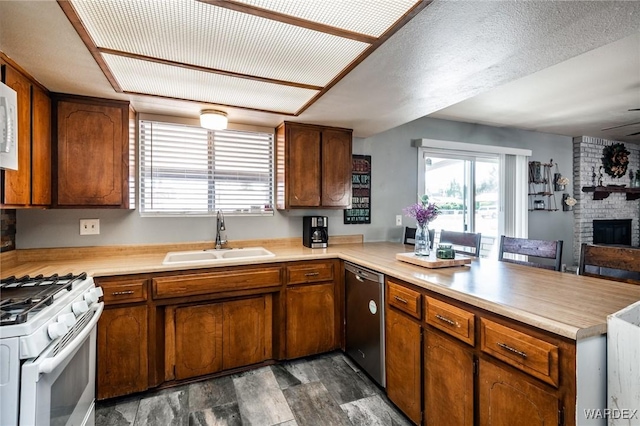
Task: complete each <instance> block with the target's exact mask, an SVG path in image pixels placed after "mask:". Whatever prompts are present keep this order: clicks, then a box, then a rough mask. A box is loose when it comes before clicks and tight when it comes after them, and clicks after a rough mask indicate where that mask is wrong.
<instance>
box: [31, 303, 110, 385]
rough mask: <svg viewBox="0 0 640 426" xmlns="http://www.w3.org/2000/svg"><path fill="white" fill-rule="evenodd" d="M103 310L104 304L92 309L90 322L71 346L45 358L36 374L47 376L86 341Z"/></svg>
mask: <svg viewBox="0 0 640 426" xmlns="http://www.w3.org/2000/svg"><path fill="white" fill-rule="evenodd" d="M103 309H104V303H103V302H100V303H99V304H98V305H97V308H95V309H94V311H95V313H94V314H93V317H92V318H91V321H89V322H88V323H87V325H86V326H85V327H84V328H83V329H82V331H81V332H80V333H79V334H78V335H77V336H76V337H75V338H74V339H73V341H72V342H71V344H70V345H68V346H66V347H65V348H64V349H63V350H61V351H60V352H59V353H58V354H57V355H56V356H54V357H52V358H47V359H45V360H44V361H42V362H41V363H40V364H38V373H40V374H49V373H51V372H52V371H53V370H55V369H56V368H57V367H58V365H60V363H61V362H63V361H64V360H65V359H67V357H68V356H69V355H70V354H71V353H72V352H73V351H75V350H76V349H77V348H78V347H79V346H80V345H81V344H82V343H83V342H84V339H86V337H87V336H88V335H89V333H91V330H93V327H95V326H96V324H97V322H98V320H99V319H100V315H102V310H103Z"/></svg>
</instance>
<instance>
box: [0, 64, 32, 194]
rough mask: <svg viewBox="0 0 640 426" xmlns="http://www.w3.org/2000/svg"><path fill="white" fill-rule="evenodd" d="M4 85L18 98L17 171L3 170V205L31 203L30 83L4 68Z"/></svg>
mask: <svg viewBox="0 0 640 426" xmlns="http://www.w3.org/2000/svg"><path fill="white" fill-rule="evenodd" d="M5 69H6V72H5V84H6V85H7V86H9V87H10V88H12V89H13V90H15V91H16V93H17V95H18V96H17V98H18V170H4V188H3V200H2V202H3V204H10V205H13V204H15V205H28V204H30V203H31V82H30V81H29V80H28V79H27V78H26V77H25V76H23V75H22V74H21V73H19V72H18V71H16V70H15V69H13V68H12V67H10V66H8V65H7V66H6V68H5Z"/></svg>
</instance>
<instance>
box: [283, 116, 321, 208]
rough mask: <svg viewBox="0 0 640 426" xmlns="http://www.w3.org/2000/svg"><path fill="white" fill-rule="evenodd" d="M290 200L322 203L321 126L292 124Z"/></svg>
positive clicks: (288, 159) (313, 204) (291, 202)
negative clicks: (312, 126)
mask: <svg viewBox="0 0 640 426" xmlns="http://www.w3.org/2000/svg"><path fill="white" fill-rule="evenodd" d="M287 137H288V139H289V140H288V141H287V145H288V152H287V157H286V159H285V161H286V162H287V173H288V176H286V181H287V183H286V184H287V201H288V205H289V206H291V207H318V206H320V197H321V193H320V130H319V129H315V128H309V127H305V126H295V125H291V126H289V127H288V130H287Z"/></svg>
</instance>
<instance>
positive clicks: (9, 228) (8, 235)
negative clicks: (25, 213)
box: [0, 210, 16, 252]
mask: <svg viewBox="0 0 640 426" xmlns="http://www.w3.org/2000/svg"><path fill="white" fill-rule="evenodd" d="M0 224H1V226H2V234H1V238H2V242H1V245H0V252H5V251H11V250H15V248H16V211H15V210H2V213H0Z"/></svg>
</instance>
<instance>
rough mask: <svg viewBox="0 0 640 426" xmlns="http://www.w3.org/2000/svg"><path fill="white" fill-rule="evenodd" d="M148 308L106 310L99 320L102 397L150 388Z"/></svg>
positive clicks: (100, 385) (99, 396)
mask: <svg viewBox="0 0 640 426" xmlns="http://www.w3.org/2000/svg"><path fill="white" fill-rule="evenodd" d="M147 327H148V325H147V307H146V306H133V307H128V306H127V307H122V308H109V309H105V310H104V312H103V313H102V316H101V317H100V321H99V322H98V345H97V346H98V367H97V369H98V399H105V398H111V397H113V396H119V395H126V394H130V393H134V392H140V391H143V390H146V389H147V387H148V384H149V380H148V377H149V368H148V362H149V361H148V345H147V331H148V328H147Z"/></svg>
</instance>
